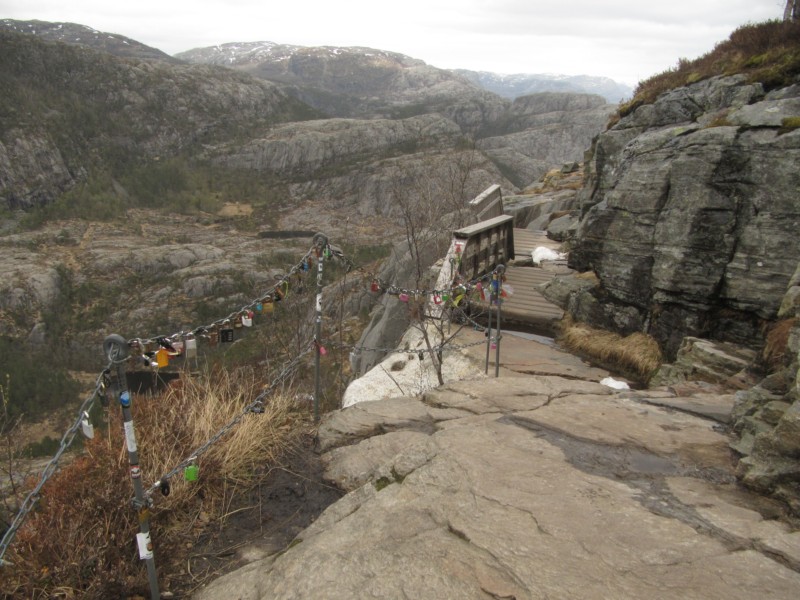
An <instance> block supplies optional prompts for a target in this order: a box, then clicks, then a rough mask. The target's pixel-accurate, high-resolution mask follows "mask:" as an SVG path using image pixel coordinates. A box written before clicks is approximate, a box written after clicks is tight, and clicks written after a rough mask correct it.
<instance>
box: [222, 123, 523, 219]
mask: <svg viewBox="0 0 800 600" xmlns="http://www.w3.org/2000/svg"><path fill="white" fill-rule="evenodd" d="M461 145H463V137H462V134H461V130H460V129H459V127H458V126H457V125H456V124H455V123H454V122H453V121H451V120H449V119H446V118H444V117H442V116H439V115H423V116H419V117H412V118H410V119H402V120H390V119H372V120H357V119H327V120H317V121H309V122H305V123H290V124H287V125H283V126H280V127H276V128H274V129H273V130H271V131H270V132H269V134H268V135H267V136H265V137H262V138H259V139H255V140H253V141H251V142H248V143H246V144H245V145H243V146H238V145H233V146H231V147H220V148H217V149H215V151H214V153H215V157H214V159H213V160H214V161H215V163H217V164H221V165H224V166H226V167H232V168H236V169H245V170H256V171H267V172H271V173H274V174H275V175H279V176H281V177H283V178H287V179H289V180H290V181H291V183H290V185H289V190H290V193H291V195H292V198H293V199H294V200H298V201H299V200H304V199H314V198H316V199H328V200H332V201H333V200H335V201H336V202H337V204H342V205H344V206H347V207H348V209H351V208H355V210H356V211H357V212H358V213H359V214H361V215H374V214H381V215H391V214H394V213H395V211H396V206H395V202H394V200H395V197H396V195H397V194H398V188H407V187H408V186H413V181H414V179H415V178H418V180H420V181H430V182H442V181H451V180H454V179H458V180H461V179H462V178H463V180H464V181H465V194H466V195H467V196H470V195H474V194H477V193H478V192H479V191H480V190H482V189H484V188H486V187H487V186H488V185H489V184H490V183H495V182H500V183H501V184H502V185H504V186H507V187H508V188H511V189H513V187H514V186H513V184H511V183H509V182H508V181H507V180H506V179H505V178H504V177H503V176H502V174H501V173H500V172H499V171H498V169H497V168H496V166H495V165H494V164H492V163H491V162H490V161H489V160H487V159H486V158H485V157H484V156H482V155H481V154H480V153H478V152H474V151H471V150H459V146H461ZM431 185H433V183H432V184H431ZM470 197H471V196H470Z"/></svg>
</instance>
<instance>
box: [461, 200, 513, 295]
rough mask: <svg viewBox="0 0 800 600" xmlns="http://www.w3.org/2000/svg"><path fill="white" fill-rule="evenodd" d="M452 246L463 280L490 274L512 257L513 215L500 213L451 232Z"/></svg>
mask: <svg viewBox="0 0 800 600" xmlns="http://www.w3.org/2000/svg"><path fill="white" fill-rule="evenodd" d="M452 245H454V246H455V248H454V252H455V255H456V261H457V262H458V263H459V268H458V272H459V273H460V274H461V276H462V277H464V279H466V280H472V279H477V278H478V277H480V276H482V275H485V274H487V273H491V272H492V271H493V270H494V269H495V267H496V266H497V265H501V264H502V265H505V264H507V263H508V261H509V260H511V259H512V258H514V217H513V216H511V215H502V216H499V217H494V218H493V219H489V220H487V221H481V222H480V223H476V224H475V225H470V226H469V227H464V228H463V229H459V230H458V231H454V232H453V242H452ZM459 256H460V260H459Z"/></svg>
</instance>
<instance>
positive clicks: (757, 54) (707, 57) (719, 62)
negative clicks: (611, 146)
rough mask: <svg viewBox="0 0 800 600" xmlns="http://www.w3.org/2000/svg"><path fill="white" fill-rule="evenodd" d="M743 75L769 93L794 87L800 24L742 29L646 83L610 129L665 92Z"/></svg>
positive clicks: (798, 69)
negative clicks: (707, 50) (717, 77)
mask: <svg viewBox="0 0 800 600" xmlns="http://www.w3.org/2000/svg"><path fill="white" fill-rule="evenodd" d="M736 74H744V75H746V76H747V80H748V81H749V82H751V83H755V82H759V83H762V84H763V85H764V87H765V89H767V90H771V89H776V88H780V87H784V86H787V85H790V84H792V83H794V81H795V80H796V78H797V76H798V75H800V22H798V21H767V22H765V23H757V24H752V23H751V24H747V25H743V26H742V27H739V28H738V29H736V30H735V31H734V32H733V33H731V35H730V37H729V39H727V40H726V41H724V42H720V43H719V44H717V45H716V46H715V47H714V49H713V50H711V52H708V53H707V54H704V55H703V56H700V57H699V58H696V59H694V60H687V59H685V58H682V59H680V60H679V61H678V64H677V65H676V66H675V67H673V68H672V69H669V70H667V71H664V72H663V73H659V74H658V75H654V76H653V77H650V78H649V79H645V80H643V81H641V82H639V84H638V85H637V86H636V89H635V90H634V93H633V98H632V99H631V100H629V101H627V102H624V103H622V104H620V106H619V110H618V111H617V113H616V114H615V115H613V116H612V118H611V120H610V122H609V125H608V126H609V127H611V126H613V125H614V124H616V123H617V122H619V120H620V118H622V117H624V116H627V115H629V114H631V113H632V112H633V111H634V110H636V109H637V108H639V107H640V106H643V105H645V104H652V103H653V102H655V100H656V98H658V96H659V95H660V94H662V93H664V92H667V91H669V90H673V89H675V88H679V87H683V86H685V85H689V84H692V83H696V82H698V81H702V80H703V79H709V78H711V77H716V76H719V75H736Z"/></svg>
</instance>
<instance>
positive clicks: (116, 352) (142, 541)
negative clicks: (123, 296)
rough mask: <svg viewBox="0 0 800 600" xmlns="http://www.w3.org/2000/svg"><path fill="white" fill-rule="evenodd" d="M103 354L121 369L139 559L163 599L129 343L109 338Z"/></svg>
mask: <svg viewBox="0 0 800 600" xmlns="http://www.w3.org/2000/svg"><path fill="white" fill-rule="evenodd" d="M103 351H104V352H105V355H106V357H107V358H108V360H109V361H111V362H113V363H114V364H115V365H116V368H117V383H116V388H115V392H116V395H117V397H118V398H119V403H120V406H121V407H122V424H123V427H124V429H125V443H126V444H127V446H128V463H129V464H130V468H131V470H130V473H131V481H132V482H133V491H134V496H135V499H134V502H133V503H134V506H135V507H136V508H137V510H138V511H139V533H138V534H137V535H136V543H137V544H138V547H139V558H140V559H141V560H144V561H145V563H146V564H147V578H148V580H149V582H150V598H151V599H152V600H159V598H161V594H160V593H159V591H158V575H157V574H156V561H155V558H154V555H153V543H152V541H151V540H150V504H149V502H148V500H147V499H146V498H145V495H144V487H143V486H142V470H141V469H140V468H139V453H138V451H137V448H136V435H135V433H134V430H133V417H132V416H131V395H130V392H129V391H128V382H127V380H126V378H125V359H126V358H128V354H129V350H128V342H127V341H126V340H125V338H123V337H122V336H121V335H117V334H112V335H109V336H108V337H107V338H106V339H105V341H104V342H103Z"/></svg>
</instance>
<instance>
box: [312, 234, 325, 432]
mask: <svg viewBox="0 0 800 600" xmlns="http://www.w3.org/2000/svg"><path fill="white" fill-rule="evenodd" d="M314 246H316V248H317V300H316V306H315V312H316V317H315V319H314V346H315V348H314V351H315V352H314V422H315V423H316V422H319V403H320V396H321V395H322V376H321V373H320V369H321V365H320V357H321V355H322V265H323V264H324V263H325V249H326V248H327V246H328V238H327V237H325V235H323V234H321V233H318V234H316V235H315V236H314Z"/></svg>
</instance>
